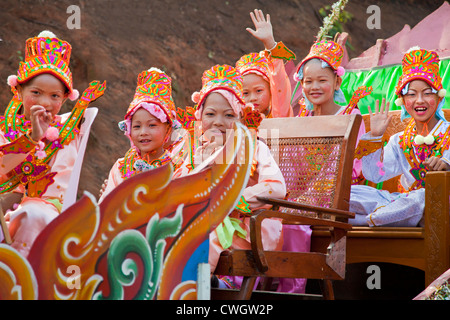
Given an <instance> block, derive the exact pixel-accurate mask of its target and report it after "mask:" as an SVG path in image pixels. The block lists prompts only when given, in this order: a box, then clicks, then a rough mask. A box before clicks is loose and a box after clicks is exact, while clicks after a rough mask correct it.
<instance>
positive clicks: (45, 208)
mask: <svg viewBox="0 0 450 320" xmlns="http://www.w3.org/2000/svg"><path fill="white" fill-rule="evenodd" d="M68 115H69V114H65V117H64V118H62V120H61V121H62V122H64V121H65V120H66V117H67V116H68ZM4 140H6V139H5V138H4V137H3V133H2V137H1V141H4ZM79 147H80V135H77V137H76V138H75V139H74V140H72V141H71V142H70V143H69V144H68V145H66V146H64V148H63V149H61V150H59V151H58V153H57V154H56V156H54V157H53V158H52V159H51V160H50V162H49V165H50V167H51V169H50V172H56V175H55V176H54V177H53V179H54V183H52V184H51V185H50V186H49V187H48V188H47V190H46V191H45V193H44V194H43V195H42V197H41V198H29V197H25V198H24V199H23V200H22V202H21V203H20V205H19V207H18V208H17V209H16V210H13V211H9V212H8V213H7V214H6V215H5V218H6V219H7V220H9V229H10V233H11V237H12V240H13V243H12V246H13V247H14V248H16V249H17V250H18V251H19V252H20V253H21V254H23V255H24V256H25V257H27V256H28V253H29V251H30V249H31V246H32V245H33V243H34V240H35V239H36V237H37V236H38V235H39V233H40V232H41V231H42V230H43V229H44V228H45V227H46V226H47V224H48V223H50V222H51V221H52V220H53V219H54V218H55V217H57V216H58V214H59V211H58V209H57V208H56V207H55V205H54V204H53V203H51V202H49V201H47V200H57V201H59V202H61V203H63V202H64V196H65V193H66V190H67V188H68V183H69V181H70V176H71V173H72V169H73V166H74V164H75V160H76V157H77V155H78V149H79ZM24 156H26V155H24ZM9 160H10V158H9V159H8V161H9ZM20 162H21V160H20V161H19V162H17V163H14V167H15V166H17V165H19V163H20ZM10 164H11V163H10ZM22 190H23V189H22Z"/></svg>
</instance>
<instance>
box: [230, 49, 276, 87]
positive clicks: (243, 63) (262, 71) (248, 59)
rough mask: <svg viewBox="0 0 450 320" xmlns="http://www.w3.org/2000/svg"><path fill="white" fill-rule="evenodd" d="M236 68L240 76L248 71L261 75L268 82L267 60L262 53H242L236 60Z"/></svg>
mask: <svg viewBox="0 0 450 320" xmlns="http://www.w3.org/2000/svg"><path fill="white" fill-rule="evenodd" d="M236 69H237V70H238V71H239V72H240V73H241V75H242V76H245V75H246V74H249V73H256V74H258V75H260V76H262V77H263V78H264V80H266V81H267V82H270V79H269V61H268V60H267V58H266V56H265V55H264V54H260V53H256V52H253V53H249V54H246V55H243V56H242V57H241V58H240V59H239V60H238V61H237V62H236Z"/></svg>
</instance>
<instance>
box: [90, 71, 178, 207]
mask: <svg viewBox="0 0 450 320" xmlns="http://www.w3.org/2000/svg"><path fill="white" fill-rule="evenodd" d="M171 83H172V79H171V78H170V77H169V76H167V75H166V74H165V73H164V72H163V71H161V70H159V69H157V68H150V69H149V70H145V71H142V72H141V73H140V74H139V76H138V79H137V87H136V92H135V95H134V98H133V101H132V102H131V104H130V106H129V107H128V110H127V113H126V115H125V119H124V120H123V121H121V122H119V128H120V130H122V131H123V132H124V134H125V135H126V136H127V137H128V138H129V139H130V143H131V148H130V149H129V150H128V151H127V153H126V154H125V156H124V157H123V158H120V159H118V160H117V161H116V162H115V163H114V165H113V167H112V168H111V170H110V172H109V177H108V182H107V184H106V187H105V189H104V190H103V192H102V195H101V196H100V199H99V202H101V201H103V199H104V198H105V197H106V196H107V195H108V194H109V193H110V192H111V190H113V189H114V188H115V187H117V186H118V185H119V184H120V183H122V182H123V181H124V180H125V179H128V178H130V177H132V176H134V175H136V174H137V173H139V172H143V171H147V170H151V169H154V168H157V167H160V166H163V165H166V164H171V165H173V166H174V169H176V166H175V164H174V163H173V161H172V157H171V155H172V154H171V153H170V152H169V151H168V150H164V153H163V154H162V155H161V156H160V157H158V158H157V159H154V160H150V159H148V158H147V157H142V156H141V152H140V150H139V149H138V148H137V147H136V146H135V145H134V144H133V141H132V139H131V135H130V132H131V122H132V118H133V115H134V113H135V112H136V111H137V110H138V109H140V108H144V109H145V110H147V111H148V112H149V113H150V114H152V115H153V116H154V117H156V118H158V119H159V120H160V121H161V122H162V123H166V122H167V123H168V124H169V125H170V126H171V127H172V128H173V129H177V127H176V126H177V125H179V123H178V122H177V121H176V120H175V119H174V117H175V104H174V102H173V99H172V87H171ZM168 139H169V136H167V137H166V141H165V142H164V143H166V142H167V140H168ZM182 145H183V140H182V139H176V141H175V142H174V143H172V144H171V145H170V146H169V147H170V151H172V152H173V153H174V155H175V156H176V155H177V154H184V153H183V152H182V151H181V150H180V146H182ZM178 162H179V163H180V164H179V165H181V161H180V160H178ZM179 165H178V166H179Z"/></svg>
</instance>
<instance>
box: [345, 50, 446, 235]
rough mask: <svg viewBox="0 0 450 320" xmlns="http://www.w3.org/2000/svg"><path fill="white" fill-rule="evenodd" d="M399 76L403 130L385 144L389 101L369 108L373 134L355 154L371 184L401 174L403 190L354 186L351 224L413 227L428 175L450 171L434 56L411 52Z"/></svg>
mask: <svg viewBox="0 0 450 320" xmlns="http://www.w3.org/2000/svg"><path fill="white" fill-rule="evenodd" d="M402 69H403V70H402V71H403V73H402V76H401V77H400V79H399V82H398V84H397V87H396V94H397V96H398V99H397V100H396V104H397V105H399V106H401V107H402V120H403V119H404V118H407V117H412V119H411V121H410V122H409V123H408V125H407V127H406V129H405V130H404V131H403V132H400V133H397V134H395V135H393V136H392V137H391V138H390V139H389V142H388V143H387V144H386V146H384V141H382V136H383V134H384V132H385V131H386V128H387V126H388V125H389V122H390V120H391V116H389V114H388V111H389V103H385V101H384V100H383V101H382V103H381V107H380V106H379V103H378V102H377V103H376V106H375V110H374V113H372V110H371V109H370V107H369V114H370V128H371V131H370V132H368V133H367V134H365V135H364V136H363V137H362V138H361V141H360V143H359V145H358V148H357V150H356V157H358V158H362V160H363V174H364V176H365V177H366V178H367V179H368V180H370V181H373V182H375V183H378V182H381V181H386V180H388V179H390V178H393V177H395V176H398V175H401V178H400V187H401V189H402V190H401V191H402V192H395V193H389V192H388V191H385V190H377V189H375V188H372V187H369V186H363V185H358V186H352V192H351V198H350V209H349V210H351V211H354V212H356V213H357V214H356V216H355V219H354V220H353V221H352V223H353V224H355V225H369V226H412V227H415V226H417V225H418V224H419V223H420V221H421V219H422V216H423V210H424V206H425V176H426V172H427V171H447V170H449V169H450V151H449V147H450V123H449V122H447V120H446V119H445V117H444V114H443V112H442V105H443V104H444V103H445V98H444V97H445V94H446V90H445V89H443V87H442V80H441V77H440V75H439V57H438V55H437V53H436V52H433V51H427V50H424V49H420V48H413V49H411V50H410V51H409V52H407V53H406V54H405V55H404V57H403V61H402Z"/></svg>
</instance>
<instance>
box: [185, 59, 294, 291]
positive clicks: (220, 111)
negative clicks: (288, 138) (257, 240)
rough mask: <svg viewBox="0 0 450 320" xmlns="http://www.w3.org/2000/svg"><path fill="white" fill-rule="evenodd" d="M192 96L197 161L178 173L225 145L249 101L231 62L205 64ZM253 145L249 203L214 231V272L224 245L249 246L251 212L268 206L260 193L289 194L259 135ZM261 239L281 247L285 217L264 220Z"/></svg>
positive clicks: (247, 193) (211, 259) (211, 255)
mask: <svg viewBox="0 0 450 320" xmlns="http://www.w3.org/2000/svg"><path fill="white" fill-rule="evenodd" d="M193 100H194V102H195V103H196V104H197V107H196V109H197V110H196V112H195V116H196V118H197V120H200V122H201V130H200V131H201V137H199V140H200V141H199V144H200V146H199V147H198V148H197V149H196V150H195V155H194V157H193V159H194V163H193V164H192V163H190V159H191V157H188V158H187V159H186V162H185V163H184V165H183V166H182V168H180V170H179V172H178V176H184V175H187V174H188V173H189V172H190V170H191V169H192V168H195V167H196V166H198V165H199V164H201V163H202V161H204V160H206V159H208V158H209V157H210V156H211V155H213V154H214V152H216V151H217V150H219V148H222V147H223V146H224V144H225V141H226V138H227V132H228V133H229V132H230V131H231V130H233V124H234V122H236V121H242V120H243V119H242V116H243V109H244V107H245V102H244V99H243V96H242V77H241V75H240V73H239V72H238V71H237V70H236V69H235V68H233V67H231V66H228V65H216V66H214V67H212V68H211V69H209V70H206V71H205V72H204V73H203V77H202V89H201V90H200V92H198V93H195V94H194V95H193ZM255 149H256V151H255V155H254V159H253V164H254V165H253V166H252V171H251V174H250V178H249V182H248V184H247V187H246V188H245V189H244V191H243V195H242V198H241V202H240V203H244V204H245V205H246V206H247V205H248V209H246V210H243V209H242V208H241V207H240V206H239V205H238V206H236V208H235V210H233V211H232V212H231V213H230V215H229V217H227V218H226V219H228V220H229V221H230V223H223V224H221V225H219V227H218V228H217V229H216V230H214V231H213V232H211V233H210V249H209V264H210V266H211V272H213V271H214V270H215V268H216V265H217V262H218V259H219V256H220V254H221V252H222V251H224V250H226V249H229V248H241V249H249V248H250V232H249V230H250V229H249V228H250V216H251V214H252V212H253V211H254V210H257V209H259V208H262V207H265V205H264V204H263V203H261V202H260V201H258V199H257V197H258V196H261V197H263V196H270V197H274V198H279V199H282V198H284V196H285V194H286V184H285V181H284V178H283V175H282V174H281V171H280V169H279V167H278V165H277V163H276V162H275V160H274V158H273V157H272V155H271V154H270V151H269V148H268V147H267V145H266V144H265V143H264V142H262V141H261V140H256V146H255ZM216 160H217V159H216ZM262 239H263V245H264V248H265V249H266V250H277V249H281V246H282V242H283V238H282V224H281V222H280V221H278V220H271V219H265V220H264V222H263V223H262ZM234 280H237V283H235V284H236V285H239V282H240V281H242V278H237V279H234ZM219 282H220V283H221V284H222V285H224V286H225V285H226V286H232V284H231V282H229V281H227V280H226V279H223V280H221V281H219Z"/></svg>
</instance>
